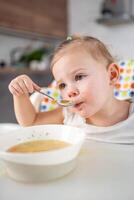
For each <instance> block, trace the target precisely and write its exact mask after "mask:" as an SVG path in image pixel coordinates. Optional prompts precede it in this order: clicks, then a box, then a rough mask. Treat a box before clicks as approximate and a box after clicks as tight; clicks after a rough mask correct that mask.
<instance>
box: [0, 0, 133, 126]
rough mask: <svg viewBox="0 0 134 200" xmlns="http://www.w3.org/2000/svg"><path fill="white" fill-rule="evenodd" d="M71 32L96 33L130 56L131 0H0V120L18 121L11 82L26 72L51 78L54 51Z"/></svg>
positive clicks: (41, 81)
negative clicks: (10, 87)
mask: <svg viewBox="0 0 134 200" xmlns="http://www.w3.org/2000/svg"><path fill="white" fill-rule="evenodd" d="M74 33H80V34H87V35H92V36H95V37H98V38H99V39H101V40H102V41H104V42H105V43H106V44H107V46H108V47H109V48H110V49H111V51H112V52H113V54H114V55H115V56H116V57H117V59H118V60H120V59H133V58H134V55H133V52H134V45H133V44H134V36H133V35H134V0H95V1H93V0H38V1H37V0H29V1H26V0H23V1H17V0H10V1H9V0H0V123H3V122H16V120H15V116H14V111H13V102H12V95H11V94H10V93H9V91H8V84H9V82H10V81H11V80H12V79H13V78H14V77H16V76H17V75H19V74H24V73H25V74H28V75H29V76H30V77H31V78H32V79H33V80H34V81H35V82H37V83H38V84H39V85H41V86H47V85H48V84H49V83H51V81H52V79H53V77H52V75H51V72H50V69H49V63H50V60H51V56H52V53H53V50H54V49H55V47H56V45H57V44H58V43H59V42H60V41H61V40H62V39H64V38H66V36H67V35H70V34H74ZM22 106H23V105H22Z"/></svg>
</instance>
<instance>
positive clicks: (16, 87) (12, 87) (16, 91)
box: [8, 82, 23, 96]
mask: <svg viewBox="0 0 134 200" xmlns="http://www.w3.org/2000/svg"><path fill="white" fill-rule="evenodd" d="M8 88H9V91H10V92H11V93H12V94H13V95H17V96H19V95H22V94H23V90H22V89H21V88H20V87H19V85H18V84H17V83H15V82H11V83H10V84H9V87H8Z"/></svg>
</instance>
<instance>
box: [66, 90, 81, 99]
mask: <svg viewBox="0 0 134 200" xmlns="http://www.w3.org/2000/svg"><path fill="white" fill-rule="evenodd" d="M78 94H79V91H78V90H77V89H76V88H75V89H70V90H69V91H68V97H69V98H71V97H75V96H77V95H78Z"/></svg>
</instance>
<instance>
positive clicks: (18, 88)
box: [8, 75, 41, 96]
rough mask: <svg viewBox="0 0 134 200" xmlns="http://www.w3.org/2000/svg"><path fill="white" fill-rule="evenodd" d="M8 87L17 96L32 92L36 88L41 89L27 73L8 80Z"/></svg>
mask: <svg viewBox="0 0 134 200" xmlns="http://www.w3.org/2000/svg"><path fill="white" fill-rule="evenodd" d="M8 88H9V91H10V92H11V93H12V94H13V95H17V96H20V95H24V94H26V95H27V94H28V93H32V92H34V91H36V90H40V89H41V88H40V87H39V86H38V85H37V84H36V83H34V82H33V81H32V80H31V78H29V77H28V76H27V75H20V76H17V77H16V78H15V79H13V80H12V81H11V82H10V84H9V86H8Z"/></svg>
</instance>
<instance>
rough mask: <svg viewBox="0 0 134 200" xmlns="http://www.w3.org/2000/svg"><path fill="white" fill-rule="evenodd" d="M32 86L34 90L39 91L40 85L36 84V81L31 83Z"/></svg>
mask: <svg viewBox="0 0 134 200" xmlns="http://www.w3.org/2000/svg"><path fill="white" fill-rule="evenodd" d="M33 88H34V90H35V91H36V90H37V91H40V90H41V87H40V86H38V85H37V84H36V83H33Z"/></svg>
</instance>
